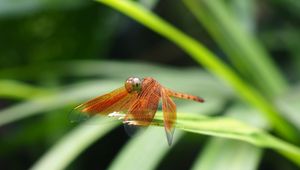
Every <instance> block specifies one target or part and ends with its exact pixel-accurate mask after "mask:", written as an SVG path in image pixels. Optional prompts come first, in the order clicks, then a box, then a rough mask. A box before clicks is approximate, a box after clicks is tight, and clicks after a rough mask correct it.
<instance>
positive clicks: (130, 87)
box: [125, 77, 142, 93]
mask: <svg viewBox="0 0 300 170" xmlns="http://www.w3.org/2000/svg"><path fill="white" fill-rule="evenodd" d="M125 88H126V90H127V91H128V93H131V92H133V91H137V92H139V91H141V89H142V80H141V79H140V78H138V77H129V78H128V79H127V80H126V81H125Z"/></svg>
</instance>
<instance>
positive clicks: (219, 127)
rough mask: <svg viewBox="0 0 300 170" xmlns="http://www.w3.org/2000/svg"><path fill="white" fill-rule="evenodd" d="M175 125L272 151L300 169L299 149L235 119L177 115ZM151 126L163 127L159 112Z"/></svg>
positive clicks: (179, 127)
mask: <svg viewBox="0 0 300 170" xmlns="http://www.w3.org/2000/svg"><path fill="white" fill-rule="evenodd" d="M176 123H177V124H176V128H177V129H181V130H184V131H187V132H193V133H198V134H205V135H211V136H216V137H224V138H229V139H237V140H241V141H245V142H248V143H251V144H253V145H255V146H257V147H262V148H270V149H274V150H275V151H277V152H278V153H280V154H282V155H283V156H285V157H286V158H288V159H289V160H291V161H293V162H294V163H295V164H297V165H298V166H299V167H300V148H298V147H297V146H294V145H292V144H290V143H288V142H285V141H283V140H281V139H279V138H276V137H274V136H272V135H270V134H268V133H266V132H265V131H263V130H261V129H258V128H254V127H251V126H249V125H247V124H245V123H242V122H240V121H237V120H235V119H232V118H224V117H208V116H204V115H196V114H184V113H178V118H177V122H176ZM153 125H156V126H163V116H162V113H161V112H160V113H157V114H156V117H155V120H154V122H153Z"/></svg>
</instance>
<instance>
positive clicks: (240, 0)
mask: <svg viewBox="0 0 300 170" xmlns="http://www.w3.org/2000/svg"><path fill="white" fill-rule="evenodd" d="M136 3H139V4H140V5H141V6H142V7H143V8H145V9H148V10H150V11H152V12H153V13H155V14H157V15H158V16H159V17H161V18H163V19H164V20H166V21H168V22H169V23H171V24H172V25H173V26H174V27H177V28H178V29H180V30H181V31H183V32H184V33H186V34H187V35H189V36H191V37H193V38H194V39H196V40H198V41H199V42H201V43H202V44H203V45H204V46H205V47H206V48H207V49H208V50H210V51H211V52H212V53H214V54H215V55H216V56H217V57H218V58H219V59H220V60H222V61H223V62H224V63H225V64H227V65H228V66H230V67H231V68H232V69H233V70H234V71H235V72H236V73H237V75H239V76H240V77H241V79H242V80H245V81H246V82H247V84H248V85H249V86H251V87H254V88H257V89H258V91H259V93H261V94H262V95H263V96H265V97H266V98H267V99H268V100H269V101H270V102H271V101H274V103H276V106H277V108H278V110H279V112H280V113H282V114H281V117H282V119H284V120H286V121H287V122H288V124H290V125H291V126H293V127H296V128H297V127H298V130H299V124H300V122H299V120H300V117H299V111H298V110H297V109H298V108H299V107H300V104H299V102H298V101H299V99H300V93H299V92H300V91H299V87H300V86H299V80H300V74H299V72H300V29H299V28H300V27H299V26H300V24H299V20H300V1H298V0H261V1H254V0H220V1H215V2H209V0H199V1H193V0H191V1H189V0H185V1H180V0H163V1H159V0H140V1H136ZM193 3H196V4H198V5H199V6H194V8H193V7H192V6H193V5H191V4H193ZM198 7H199V8H198ZM195 11H196V12H195ZM197 11H198V12H199V11H200V12H199V14H197ZM232 21H234V22H232ZM232 23H234V24H235V25H231V24H232ZM235 32H236V34H238V35H237V37H234V36H231V35H235ZM243 32H245V33H247V34H248V35H249V36H243V35H242V36H240V34H241V33H242V34H243ZM232 37H234V38H232ZM249 37H251V38H250V39H251V40H249ZM240 44H242V45H241V46H239V45H240ZM244 47H245V48H244ZM247 50H248V51H247ZM261 51H262V52H261ZM246 55H248V56H246ZM254 55H255V56H254ZM244 56H245V57H244ZM247 57H248V59H247ZM254 57H255V58H256V60H255V61H254V63H251V62H249V61H251V60H249V58H254ZM266 61H267V62H266ZM265 63H267V66H265V65H264V64H265ZM257 65H260V66H261V67H262V68H265V69H268V68H270V70H271V71H269V72H268V71H267V72H266V73H271V74H267V75H268V76H269V77H271V78H270V79H274V81H273V82H274V83H275V84H277V83H276V82H278V84H279V85H278V86H276V85H274V86H276V87H274V89H272V88H270V87H273V85H272V81H270V82H265V80H264V79H262V78H261V77H259V76H260V75H263V74H264V73H261V72H260V71H261V70H260V68H259V67H257V69H256V66H257ZM129 76H141V77H145V76H151V77H154V78H155V79H157V80H158V81H159V82H161V83H162V84H163V85H164V86H166V87H169V88H172V89H174V90H177V91H182V92H186V93H192V94H195V95H199V96H201V97H203V98H205V99H206V101H207V102H206V103H205V104H198V103H193V102H186V101H180V100H175V102H176V103H177V104H178V105H177V107H178V112H184V113H186V112H192V113H199V114H205V115H210V116H212V117H215V116H229V117H234V118H235V119H239V120H241V121H243V122H246V123H249V124H251V125H252V126H254V127H258V128H261V129H265V130H269V131H270V132H271V133H273V134H274V135H276V136H277V135H278V134H277V133H276V131H272V128H271V127H270V124H269V123H268V120H267V119H265V118H264V116H261V114H259V113H258V111H257V110H256V109H255V108H253V107H252V106H251V105H250V104H249V103H247V102H245V101H244V100H243V99H242V97H240V96H241V95H240V94H239V92H237V91H236V90H235V88H233V87H232V85H231V84H230V83H228V82H226V81H224V80H221V79H220V78H219V77H218V76H216V75H215V74H212V73H211V72H210V71H207V69H206V67H205V65H202V64H201V63H200V64H199V62H197V61H196V60H195V58H193V57H191V56H190V55H189V54H188V52H186V51H185V50H184V49H182V48H180V46H178V45H176V43H173V42H171V41H169V40H168V39H167V38H165V37H164V36H161V35H159V34H157V33H155V32H154V31H151V30H150V29H148V28H147V27H145V26H143V25H142V24H140V23H138V22H136V21H134V20H133V19H131V18H129V17H127V16H125V15H123V14H121V13H120V12H118V11H117V10H115V9H113V8H111V7H108V6H106V5H103V4H102V3H99V2H96V1H87V0H73V1H58V0H51V1H50V0H26V1H11V0H0V109H1V110H0V167H1V168H0V169H28V168H30V167H32V166H33V165H36V163H37V162H38V161H40V160H41V159H42V158H43V156H44V155H45V154H49V153H50V150H51V149H53V147H55V146H57V145H58V143H59V142H61V141H65V140H67V138H68V137H70V139H71V141H69V142H70V145H69V147H70V148H73V149H74V148H77V147H78V148H77V150H78V152H76V153H73V152H71V151H69V149H70V148H68V145H65V146H64V147H61V148H58V150H60V151H61V152H60V153H65V154H66V155H68V154H69V155H73V158H70V159H69V158H67V157H68V156H64V155H61V157H62V159H63V158H66V161H65V162H66V163H65V165H64V166H62V167H60V168H66V169H107V168H110V169H120V168H121V167H122V169H133V168H136V169H140V168H145V169H249V170H251V169H278V170H279V169H291V170H292V169H297V168H298V167H297V166H296V165H295V164H294V163H292V162H291V161H289V160H288V159H286V158H283V157H282V156H281V155H280V154H278V153H276V152H275V151H273V150H269V149H267V150H265V149H262V148H259V147H255V146H253V145H250V144H248V143H245V142H241V141H236V140H230V139H223V138H213V137H209V136H205V135H199V134H193V133H185V132H183V131H181V130H176V132H175V139H174V143H173V145H172V146H171V147H169V146H168V145H167V142H166V139H165V136H164V135H165V134H164V130H163V128H161V127H149V128H148V129H147V130H145V131H142V132H137V133H136V134H134V135H133V137H129V136H128V135H127V134H126V133H125V132H124V129H123V127H122V126H116V125H115V123H108V124H105V125H95V124H93V125H90V124H88V125H83V124H84V123H85V122H83V123H79V124H72V123H70V121H69V118H68V114H69V112H70V110H72V108H73V107H75V106H76V105H78V104H80V103H81V102H83V101H85V100H87V99H90V98H92V97H96V96H98V95H101V94H103V93H106V92H109V91H111V90H113V89H115V88H117V87H120V86H122V85H123V82H124V80H125V79H126V78H127V77H129ZM268 83H271V85H270V86H268V85H267V84H268ZM81 127H83V128H82V129H85V130H86V132H81V133H80V132H78V131H79V130H78V129H79V128H81ZM105 128H108V129H107V132H106V131H105V130H103V129H105ZM76 129H77V130H78V131H76ZM95 129H97V130H96V131H98V129H101V130H99V133H95V134H94V135H90V137H86V136H81V137H78V136H77V137H74V136H76V135H79V136H80V135H81V134H82V133H83V134H86V133H88V132H89V131H95ZM102 130H103V132H100V131H102ZM74 131H76V132H78V133H76V134H73V135H74V136H73V137H74V138H72V133H73V132H74ZM298 132H299V131H298ZM102 133H103V134H102ZM91 136H92V137H91ZM278 136H279V137H282V136H280V135H278ZM298 137H299V134H298ZM74 139H78V140H75V141H74ZM283 139H284V138H283ZM286 140H287V141H288V139H286ZM292 143H294V144H296V145H298V146H299V141H298V142H292ZM147 148H148V150H147ZM71 150H72V149H71ZM75 150H76V149H75ZM69 152H70V153H69ZM58 157H59V156H58ZM70 157H72V156H70ZM147 159H149V160H147ZM40 162H41V161H40ZM52 163H54V162H52ZM47 165H48V166H47V167H48V169H53V168H54V167H55V166H54V164H51V162H50V164H47ZM52 166H54V167H52ZM126 166H127V167H126ZM54 169H55V168H54Z"/></svg>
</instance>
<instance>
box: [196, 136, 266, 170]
mask: <svg viewBox="0 0 300 170" xmlns="http://www.w3.org/2000/svg"><path fill="white" fill-rule="evenodd" d="M261 156H262V150H261V149H260V148H258V147H255V146H253V145H251V144H248V143H242V142H240V141H235V140H228V139H220V138H213V139H212V140H210V141H209V143H208V145H206V146H205V149H204V150H203V151H202V152H201V155H199V157H198V159H197V160H196V164H194V165H193V168H192V169H193V170H206V169H210V170H223V169H224V167H226V168H227V169H230V170H240V169H243V170H255V169H257V166H258V163H259V161H260V158H261Z"/></svg>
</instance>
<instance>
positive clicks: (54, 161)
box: [31, 118, 118, 170]
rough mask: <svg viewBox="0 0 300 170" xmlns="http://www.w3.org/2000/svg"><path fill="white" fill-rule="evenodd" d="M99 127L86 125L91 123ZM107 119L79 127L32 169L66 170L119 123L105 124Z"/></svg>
mask: <svg viewBox="0 0 300 170" xmlns="http://www.w3.org/2000/svg"><path fill="white" fill-rule="evenodd" d="M91 121H93V124H99V125H93V126H91V125H86V124H89V123H91ZM103 122H105V119H99V118H96V119H91V120H89V122H86V123H85V124H82V125H80V126H78V127H77V128H76V129H74V130H73V131H72V132H70V133H68V134H67V135H65V136H64V137H63V138H62V139H61V140H60V141H59V142H58V143H56V144H55V145H54V146H53V147H52V148H51V149H50V151H48V152H47V153H46V154H45V155H44V156H42V157H41V158H40V159H39V160H38V161H37V162H36V163H35V164H34V165H33V166H32V167H31V169H36V170H39V169H49V167H51V169H65V168H66V167H67V165H69V164H70V163H71V162H72V161H73V160H74V159H75V158H76V157H77V156H78V155H79V154H80V153H81V152H82V151H84V150H85V149H86V148H87V147H88V146H90V145H91V144H93V143H94V142H95V141H96V140H98V139H100V138H101V137H103V136H104V135H105V134H107V133H108V132H110V131H111V130H112V129H113V128H115V127H116V126H117V125H118V123H117V122H111V123H108V124H107V123H105V124H104V125H101V124H102V123H103Z"/></svg>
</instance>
